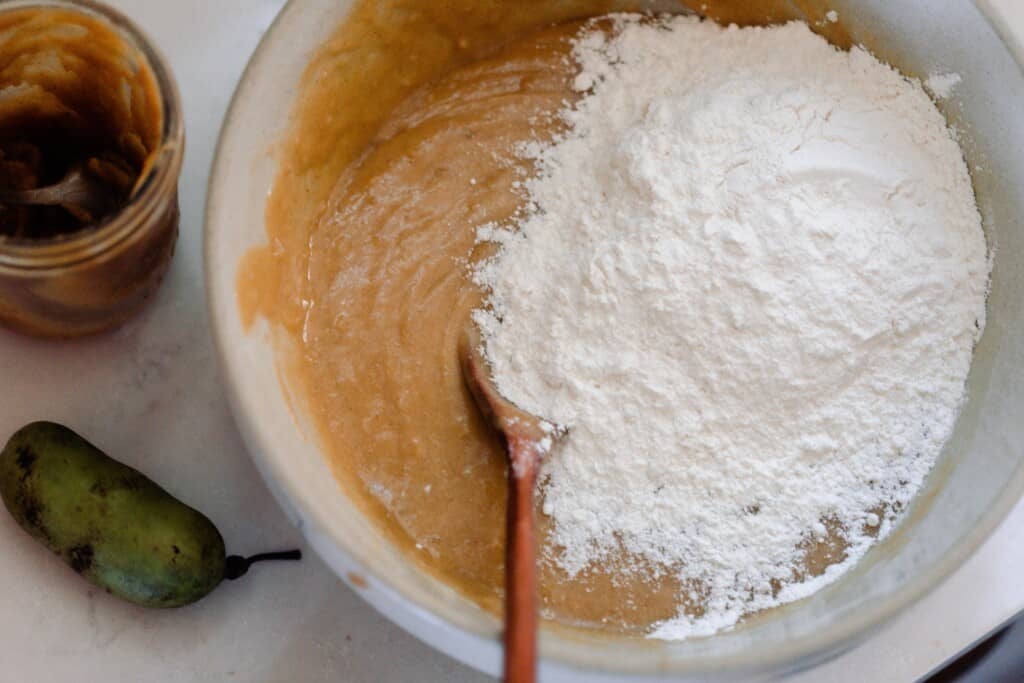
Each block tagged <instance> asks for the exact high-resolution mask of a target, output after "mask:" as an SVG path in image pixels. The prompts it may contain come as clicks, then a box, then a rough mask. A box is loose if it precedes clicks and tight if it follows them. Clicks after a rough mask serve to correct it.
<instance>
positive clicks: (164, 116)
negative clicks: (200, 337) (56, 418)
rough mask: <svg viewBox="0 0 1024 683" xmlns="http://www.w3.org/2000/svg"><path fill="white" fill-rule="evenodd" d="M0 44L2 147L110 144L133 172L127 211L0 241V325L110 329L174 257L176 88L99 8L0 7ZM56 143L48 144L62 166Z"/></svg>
mask: <svg viewBox="0 0 1024 683" xmlns="http://www.w3.org/2000/svg"><path fill="white" fill-rule="evenodd" d="M0 35H3V40H0V144H2V143H3V142H4V141H8V142H9V143H10V144H23V143H21V142H19V141H18V136H19V135H22V134H24V135H29V134H31V135H34V136H35V137H36V138H37V139H36V140H35V141H34V142H33V143H32V144H37V145H38V144H42V145H45V144H47V142H46V141H53V140H63V139H64V138H63V137H62V136H63V135H64V134H65V133H66V134H67V135H68V136H69V137H68V138H67V139H68V140H76V141H80V142H82V143H83V144H90V145H91V144H98V143H97V141H100V140H106V141H108V144H107V146H108V147H112V148H113V151H112V152H111V154H115V155H118V158H123V159H125V160H127V161H126V162H125V163H126V164H127V166H126V168H132V169H135V172H133V173H130V174H125V175H124V176H123V177H124V178H125V179H127V183H126V184H124V188H125V194H124V200H123V201H122V202H120V204H119V207H120V208H117V209H116V210H114V211H113V212H111V213H109V214H108V215H105V216H103V217H101V218H99V219H98V220H97V221H96V222H95V224H85V225H82V226H78V227H75V228H73V229H70V230H67V231H63V232H61V231H54V230H46V229H43V230H40V231H38V234H36V235H31V234H30V235H27V236H26V235H25V234H21V233H20V232H18V231H11V230H8V231H7V233H6V234H0V325H4V326H6V327H8V328H11V329H14V330H16V331H19V332H23V333H27V334H33V335H38V336H46V337H61V338H68V337H77V336H82V335H87V334H93V333H96V332H101V331H103V330H107V329H110V328H113V327H115V326H117V325H119V324H120V323H122V322H124V321H125V320H126V319H128V318H129V317H130V316H131V315H133V314H134V313H136V312H137V311H138V310H139V309H140V308H142V306H143V304H144V303H145V302H146V300H147V299H148V298H149V297H150V296H151V295H152V294H153V292H154V291H156V289H157V288H158V286H159V285H160V282H161V281H162V280H163V277H164V275H165V274H166V272H167V269H168V266H169V265H170V262H171V258H172V256H173V254H174V247H175V243H176V241H177V236H178V219H179V209H178V194H177V189H178V177H179V175H180V173H181V166H182V159H183V156H184V126H183V121H182V111H181V101H180V98H179V95H178V90H177V87H176V85H175V83H174V80H173V77H172V76H171V73H170V70H169V69H168V67H167V65H166V63H165V61H164V60H163V58H162V57H161V56H160V54H159V53H158V52H157V51H156V49H155V48H154V47H153V46H152V44H151V43H150V42H149V41H148V40H147V39H146V38H145V36H144V35H143V34H142V33H141V31H140V30H139V29H138V28H137V27H136V26H135V25H134V24H132V22H131V21H129V20H128V19H127V18H126V17H124V16H123V15H122V14H120V13H119V12H117V11H115V10H113V9H110V8H108V7H106V6H104V5H101V4H99V3H97V2H93V1H92V0H27V1H22V0H8V1H7V2H3V3H0ZM90 117H91V118H90ZM18 126H22V127H21V128H18ZM61 126H63V127H64V128H61ZM51 129H52V130H51ZM65 129H66V130H65ZM40 135H42V139H43V142H42V143H39V140H38V138H39V137H40ZM11 141H13V142H11ZM61 144H62V143H57V146H56V147H54V146H53V145H51V146H50V149H51V151H52V150H54V149H56V150H58V151H57V152H55V153H56V154H58V156H60V150H61V149H63V148H62V147H60V145H61ZM76 144H77V143H76ZM7 149H8V150H9V149H12V148H11V147H8V148H7ZM33 149H34V148H33ZM40 149H42V147H40ZM82 149H85V148H84V147H83V148H82ZM91 153H92V152H90V154H91ZM2 154H4V148H3V147H0V155H2ZM69 154H70V153H69ZM35 155H36V157H39V156H40V153H38V152H37V153H35ZM6 158H7V159H8V160H11V159H13V157H12V154H11V152H9V151H8V152H7V157H6ZM2 160H3V157H2V156H0V161H2ZM65 161H66V160H65ZM79 161H81V160H79ZM11 163H15V162H13V161H11ZM90 163H91V160H90ZM65 170H66V169H65ZM40 173H41V171H40ZM37 175H38V174H37ZM33 177H35V176H33ZM59 179H60V178H59V177H58V178H56V180H59ZM8 182H9V183H10V182H13V181H10V180H8ZM53 182H55V179H54V178H51V179H50V180H49V183H50V184H52V183H53ZM42 185H43V184H42V183H41V184H40V185H37V186H42ZM9 189H26V188H20V187H19V188H9ZM4 210H5V211H16V210H17V211H30V210H33V209H25V208H13V205H9V206H6V207H4ZM40 211H42V210H40ZM46 211H51V209H46ZM8 215H9V216H15V214H13V213H12V214H8ZM26 215H28V214H26ZM31 215H33V216H44V219H43V221H44V222H45V221H46V220H49V218H48V217H49V216H52V215H56V214H52V213H46V214H43V213H37V214H31ZM23 222H24V221H23ZM42 227H43V228H45V227H46V226H42Z"/></svg>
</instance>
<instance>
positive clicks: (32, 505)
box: [21, 496, 43, 529]
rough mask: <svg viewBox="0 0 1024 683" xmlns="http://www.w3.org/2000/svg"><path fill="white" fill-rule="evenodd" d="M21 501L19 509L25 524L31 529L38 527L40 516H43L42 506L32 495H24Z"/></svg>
mask: <svg viewBox="0 0 1024 683" xmlns="http://www.w3.org/2000/svg"><path fill="white" fill-rule="evenodd" d="M23 502H24V504H23V505H22V506H21V509H22V516H23V517H24V518H25V524H27V525H28V526H30V527H32V528H33V529H39V528H40V527H39V525H40V522H41V518H42V516H43V506H42V505H41V504H40V503H39V501H38V500H36V498H35V497H34V496H25V500H24V501H23Z"/></svg>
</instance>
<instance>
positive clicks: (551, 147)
mask: <svg viewBox="0 0 1024 683" xmlns="http://www.w3.org/2000/svg"><path fill="white" fill-rule="evenodd" d="M574 56H575V58H576V60H577V61H578V62H579V65H580V73H579V76H578V77H577V79H576V81H575V86H576V88H577V89H579V90H581V91H586V92H585V94H584V97H583V99H582V100H581V101H580V102H579V103H578V104H577V105H575V106H574V107H571V108H567V109H566V110H565V111H563V112H562V116H564V118H565V121H566V123H567V124H568V127H569V128H568V132H567V133H566V134H565V135H564V136H563V137H561V138H560V139H558V140H557V141H556V142H555V143H554V144H548V145H542V144H539V143H534V144H530V145H527V147H526V149H524V151H523V153H524V154H525V155H527V156H528V157H530V158H533V159H534V160H535V161H536V163H537V168H538V173H537V175H536V177H534V178H532V179H529V180H525V181H524V183H523V191H524V192H525V195H526V198H527V200H528V202H527V207H528V208H527V209H526V210H525V211H524V212H523V214H522V215H521V216H519V217H518V218H517V219H516V220H515V222H514V225H505V226H493V225H491V226H484V227H483V228H481V230H480V235H479V237H480V239H481V240H485V241H496V242H498V243H499V251H498V253H497V255H496V257H494V258H493V259H491V260H489V261H487V262H485V263H484V264H482V265H481V266H479V267H478V270H477V271H476V274H475V277H476V279H477V281H478V282H479V283H480V284H481V285H483V286H484V287H486V288H487V290H488V291H489V299H488V305H489V308H488V309H487V310H481V311H478V312H477V313H476V319H477V321H478V323H479V324H480V326H481V328H482V330H483V333H484V339H485V345H486V351H487V354H488V357H489V359H490V361H491V363H492V366H493V372H494V374H495V378H496V380H497V383H498V386H499V388H500V390H501V391H502V393H503V394H504V395H505V396H507V397H508V398H509V399H511V400H512V401H513V402H515V403H517V404H518V405H520V406H521V407H523V408H524V409H526V410H528V411H530V412H533V413H536V414H538V415H541V416H543V417H545V418H548V419H550V420H553V421H554V422H556V423H558V424H562V425H566V426H568V427H569V428H570V430H571V432H570V434H569V436H568V437H567V438H566V439H565V441H564V442H563V444H562V445H561V446H560V447H558V448H556V449H555V450H554V452H553V453H552V454H551V456H550V457H549V458H548V460H547V461H546V464H545V468H544V472H543V475H544V481H543V484H542V491H543V496H544V499H543V501H544V502H543V509H544V513H545V514H547V515H550V516H551V518H552V520H553V523H554V530H553V535H552V541H553V543H554V544H555V545H556V546H557V547H556V548H554V549H549V552H548V557H547V561H549V562H556V563H558V564H559V565H560V566H561V568H562V569H564V570H565V571H566V572H568V573H569V574H570V575H576V574H578V573H580V572H583V571H585V570H586V569H587V568H588V567H590V566H593V565H595V564H607V563H612V565H613V566H616V567H618V566H621V568H622V570H623V571H631V570H632V571H641V569H639V568H638V567H639V566H641V565H642V566H645V567H648V568H650V567H653V568H654V571H655V572H656V573H657V572H661V573H665V572H672V573H674V574H675V575H676V576H677V577H678V579H679V581H681V582H682V585H684V586H688V587H690V588H691V589H692V591H693V595H694V596H697V597H699V598H700V599H699V601H698V602H699V603H700V609H695V608H694V605H693V604H692V603H693V600H692V597H693V596H691V600H690V601H689V602H690V603H691V604H690V606H689V607H687V606H686V602H687V601H686V600H684V599H683V598H685V596H680V598H681V599H680V608H679V615H678V617H677V618H676V619H673V620H671V621H669V622H667V623H663V624H659V625H657V626H656V628H655V629H654V630H653V632H652V635H653V636H655V637H659V638H667V639H676V638H685V637H689V636H694V635H706V634H711V633H714V632H716V631H718V630H721V629H724V628H729V627H731V626H733V625H735V624H736V623H737V622H738V621H739V620H740V619H741V618H742V617H743V616H744V615H746V614H750V613H752V612H754V611H758V610H762V609H765V608H769V607H773V606H776V605H779V604H782V603H784V602H789V601H792V600H795V599H798V598H801V597H804V596H806V595H808V594H810V593H811V592H813V591H814V590H817V589H818V588H820V587H821V586H823V585H824V584H826V583H828V582H829V581H833V580H835V579H836V578H837V577H838V576H840V575H841V574H842V573H843V572H844V571H845V570H846V569H847V568H848V567H849V566H851V565H852V564H853V563H854V562H856V561H857V560H858V559H859V558H860V557H861V556H862V555H863V554H864V552H865V551H866V550H867V549H868V547H869V546H870V545H871V544H872V543H873V542H874V540H875V536H884V535H885V534H887V533H888V532H889V530H890V529H891V528H892V526H893V524H894V523H895V522H896V521H897V520H898V518H899V512H900V510H902V509H905V507H906V506H907V505H908V504H909V503H910V501H911V499H912V497H913V496H914V494H915V492H916V491H917V490H918V489H919V488H920V487H921V485H922V483H923V481H924V479H925V477H926V476H927V475H928V473H929V471H930V470H931V468H932V466H933V465H934V463H935V461H936V458H937V457H938V455H939V452H940V450H941V448H942V446H943V444H944V442H945V441H946V440H947V438H948V437H949V435H950V432H951V430H952V428H953V424H954V422H955V420H956V417H957V414H958V411H959V407H960V405H961V401H962V398H963V395H964V382H965V378H966V377H967V373H968V369H969V366H970V363H971V356H972V350H973V346H974V344H975V342H976V341H977V339H978V338H979V335H980V334H981V330H982V329H983V327H984V316H985V298H986V293H987V284H988V274H989V261H988V258H987V253H986V244H985V239H984V235H983V233H982V229H981V219H980V217H979V213H978V210H977V208H976V205H975V200H974V195H973V191H972V187H971V180H970V177H969V174H968V170H967V166H966V164H965V162H964V160H963V157H962V154H961V151H960V149H959V147H958V145H957V143H956V142H955V141H954V140H953V138H952V136H951V135H950V133H949V131H948V129H947V127H946V124H945V121H944V120H943V118H942V116H941V115H940V114H939V113H938V111H937V110H936V109H935V106H934V105H933V103H932V102H931V100H930V99H929V98H928V95H927V94H926V93H925V91H924V89H923V88H922V86H921V85H920V83H918V82H916V81H911V80H908V79H905V78H903V77H902V76H901V75H900V74H899V73H898V72H896V71H895V70H893V69H891V68H890V67H888V66H886V65H884V64H882V63H880V62H878V61H877V60H876V59H875V58H874V57H873V56H871V55H870V54H869V53H867V52H865V51H864V50H861V49H854V50H852V51H850V52H841V51H838V50H835V49H833V48H832V47H830V46H829V45H828V44H827V43H826V42H825V41H824V40H823V39H821V38H819V37H817V36H815V35H814V34H812V33H811V31H810V30H809V29H808V28H807V27H806V26H805V25H803V24H798V23H792V24H789V25H786V26H782V27H776V28H771V29H737V28H735V27H733V28H728V29H724V28H720V27H718V26H716V25H715V24H713V23H711V22H700V21H698V20H696V19H693V18H682V17H679V18H672V19H663V20H659V21H658V22H653V21H651V20H638V19H635V18H632V19H631V18H626V17H618V18H617V19H616V21H615V26H614V30H612V31H611V32H610V33H607V32H604V31H601V30H597V29H596V28H590V29H588V30H586V31H585V32H584V33H583V34H581V36H580V38H579V39H578V42H577V44H576V46H575V51H574ZM829 536H835V537H837V538H838V540H839V541H841V542H842V544H843V545H844V546H846V558H845V560H843V561H841V562H834V563H833V564H832V566H830V567H829V568H828V569H827V570H826V571H825V572H824V574H821V575H819V576H817V577H815V578H810V579H803V578H802V575H800V574H798V573H797V570H799V569H800V568H801V567H802V566H803V564H802V563H803V560H804V553H805V550H804V548H806V547H807V545H808V544H811V543H813V542H814V541H816V540H817V541H820V540H822V539H826V538H828V537H829ZM623 557H627V558H632V559H633V560H634V561H635V564H636V566H637V568H634V569H631V567H633V565H632V564H630V562H628V561H627V562H624V561H623ZM840 559H841V558H840ZM688 590H689V589H688Z"/></svg>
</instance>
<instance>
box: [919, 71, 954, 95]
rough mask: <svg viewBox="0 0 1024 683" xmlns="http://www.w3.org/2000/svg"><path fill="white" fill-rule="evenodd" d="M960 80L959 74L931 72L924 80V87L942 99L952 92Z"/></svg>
mask: <svg viewBox="0 0 1024 683" xmlns="http://www.w3.org/2000/svg"><path fill="white" fill-rule="evenodd" d="M960 81H961V78H960V74H955V73H933V74H931V75H930V76H928V78H926V79H925V80H924V87H925V89H926V90H927V91H928V92H930V93H931V94H932V95H934V96H935V97H936V98H937V99H940V100H944V99H946V98H947V97H949V96H950V95H952V94H953V91H954V90H956V86H958V85H960Z"/></svg>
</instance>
